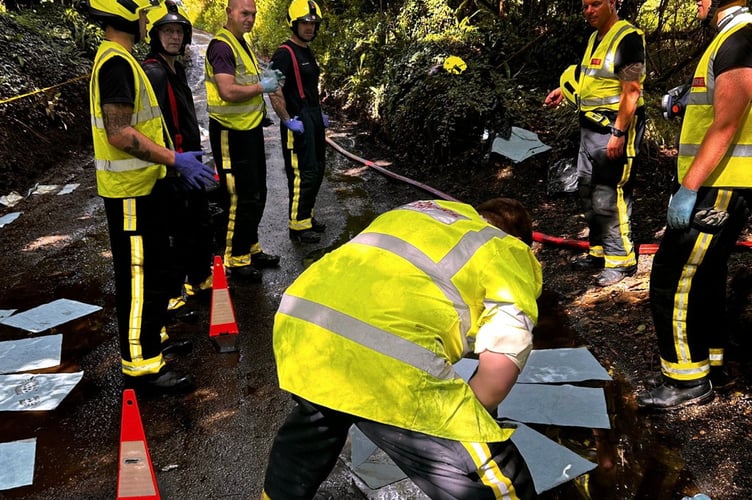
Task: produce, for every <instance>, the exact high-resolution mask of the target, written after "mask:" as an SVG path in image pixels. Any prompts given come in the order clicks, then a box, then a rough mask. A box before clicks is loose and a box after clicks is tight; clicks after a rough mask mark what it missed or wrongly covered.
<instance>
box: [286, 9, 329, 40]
mask: <svg viewBox="0 0 752 500" xmlns="http://www.w3.org/2000/svg"><path fill="white" fill-rule="evenodd" d="M300 21H304V22H314V23H316V29H315V30H314V32H313V37H314V38H316V34H318V31H319V26H321V22H322V21H323V17H322V16H321V9H319V6H318V4H317V3H316V2H314V1H313V0H293V1H292V3H291V4H290V8H288V9H287V25H288V26H289V27H290V29H292V32H293V33H295V35H297V34H298V22H300Z"/></svg>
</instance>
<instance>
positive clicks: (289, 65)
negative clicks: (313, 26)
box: [271, 40, 320, 116]
mask: <svg viewBox="0 0 752 500" xmlns="http://www.w3.org/2000/svg"><path fill="white" fill-rule="evenodd" d="M282 45H286V46H288V47H290V48H292V50H293V52H294V53H295V57H296V58H297V60H298V67H299V69H300V78H301V80H302V82H303V92H305V96H306V100H305V104H306V105H308V106H311V107H316V106H319V73H320V71H319V65H318V64H317V63H316V58H315V56H314V55H313V51H311V49H310V48H308V47H301V46H300V45H297V44H295V43H293V42H291V41H290V40H287V41H286V42H284V43H283V44H282ZM271 64H272V67H273V68H274V69H277V70H279V71H281V72H282V73H284V75H285V77H286V81H285V86H284V87H282V94H283V95H284V96H285V104H286V105H287V112H288V113H289V114H290V116H296V115H299V114H300V109H301V108H302V107H303V100H302V99H301V98H300V92H299V91H298V82H297V81H296V80H295V70H294V68H293V62H292V58H291V56H290V52H289V51H288V50H287V49H284V48H282V47H280V48H278V49H277V51H276V52H274V55H273V56H272V62H271Z"/></svg>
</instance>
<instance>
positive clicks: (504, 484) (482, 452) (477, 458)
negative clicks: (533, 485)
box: [462, 442, 518, 500]
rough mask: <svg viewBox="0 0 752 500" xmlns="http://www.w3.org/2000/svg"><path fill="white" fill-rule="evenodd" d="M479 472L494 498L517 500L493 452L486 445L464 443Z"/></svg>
mask: <svg viewBox="0 0 752 500" xmlns="http://www.w3.org/2000/svg"><path fill="white" fill-rule="evenodd" d="M462 446H464V447H465V449H466V450H467V452H468V454H469V455H470V458H472V460H473V463H474V464H475V465H476V468H477V470H478V476H479V477H480V481H481V482H482V483H483V484H485V485H486V486H488V487H489V488H491V490H492V491H493V492H494V498H498V499H504V500H517V498H518V497H517V493H516V492H515V489H514V485H512V481H511V480H510V479H509V478H508V477H506V476H505V475H504V473H503V472H502V471H501V469H499V464H497V463H496V462H495V461H494V460H493V456H492V455H491V450H490V449H489V448H488V445H487V444H485V443H464V442H463V443H462Z"/></svg>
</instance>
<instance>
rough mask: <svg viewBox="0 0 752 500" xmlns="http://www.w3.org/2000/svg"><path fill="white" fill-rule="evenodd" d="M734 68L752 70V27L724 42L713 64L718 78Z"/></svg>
mask: <svg viewBox="0 0 752 500" xmlns="http://www.w3.org/2000/svg"><path fill="white" fill-rule="evenodd" d="M734 68H752V25H749V24H748V25H747V26H745V27H744V28H741V29H740V30H739V31H737V32H736V33H734V34H733V35H731V36H730V37H728V38H727V39H726V41H725V42H723V45H721V48H720V49H718V53H717V54H716V55H715V61H714V63H713V74H714V75H715V77H716V78H718V75H720V74H721V73H723V72H724V71H728V70H730V69H734Z"/></svg>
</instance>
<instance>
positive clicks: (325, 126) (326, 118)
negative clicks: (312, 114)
mask: <svg viewBox="0 0 752 500" xmlns="http://www.w3.org/2000/svg"><path fill="white" fill-rule="evenodd" d="M321 121H322V122H324V128H329V117H328V116H326V114H324V112H323V111H322V112H321Z"/></svg>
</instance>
